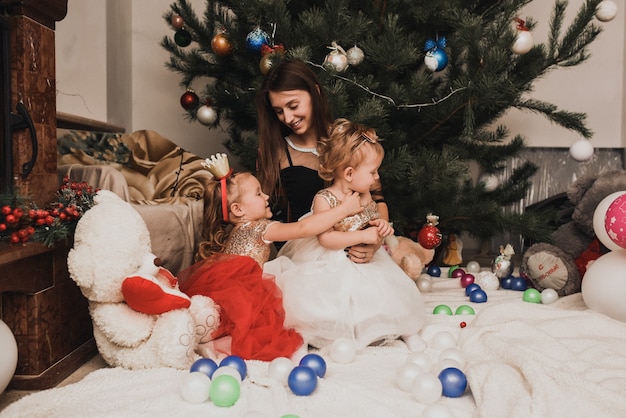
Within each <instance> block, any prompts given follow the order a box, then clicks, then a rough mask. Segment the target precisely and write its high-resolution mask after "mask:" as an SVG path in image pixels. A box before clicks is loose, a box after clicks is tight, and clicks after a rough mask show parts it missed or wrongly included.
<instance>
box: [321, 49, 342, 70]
mask: <svg viewBox="0 0 626 418" xmlns="http://www.w3.org/2000/svg"><path fill="white" fill-rule="evenodd" d="M324 66H325V67H328V68H330V69H332V70H334V71H336V72H338V73H342V72H344V71H345V70H346V68H348V57H346V55H345V54H342V53H340V52H337V51H333V52H331V53H330V54H328V55H326V59H325V60H324Z"/></svg>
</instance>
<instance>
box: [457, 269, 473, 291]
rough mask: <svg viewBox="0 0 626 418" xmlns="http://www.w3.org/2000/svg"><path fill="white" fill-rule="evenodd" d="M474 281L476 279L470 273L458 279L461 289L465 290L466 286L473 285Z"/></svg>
mask: <svg viewBox="0 0 626 418" xmlns="http://www.w3.org/2000/svg"><path fill="white" fill-rule="evenodd" d="M474 279H476V277H474V275H473V274H472V273H465V274H464V275H463V276H461V279H460V282H461V287H462V288H463V289H465V288H466V287H467V286H469V285H470V284H472V283H474Z"/></svg>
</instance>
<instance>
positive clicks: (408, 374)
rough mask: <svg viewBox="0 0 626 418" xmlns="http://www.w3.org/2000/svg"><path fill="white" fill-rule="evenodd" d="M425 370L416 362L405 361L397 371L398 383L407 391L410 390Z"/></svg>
mask: <svg viewBox="0 0 626 418" xmlns="http://www.w3.org/2000/svg"><path fill="white" fill-rule="evenodd" d="M423 372H424V370H422V368H421V367H420V366H418V365H417V364H415V363H409V362H407V363H404V364H403V365H402V366H400V367H398V370H397V371H396V383H397V384H398V386H399V387H400V389H402V390H403V391H405V392H410V391H411V387H412V386H413V382H414V381H415V378H417V376H419V375H420V374H422V373H423Z"/></svg>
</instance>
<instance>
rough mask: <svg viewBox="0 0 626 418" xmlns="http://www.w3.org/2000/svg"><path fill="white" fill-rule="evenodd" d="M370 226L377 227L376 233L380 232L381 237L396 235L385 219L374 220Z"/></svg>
mask: <svg viewBox="0 0 626 418" xmlns="http://www.w3.org/2000/svg"><path fill="white" fill-rule="evenodd" d="M370 225H373V226H375V227H376V231H378V235H379V236H381V237H387V236H389V235H393V233H394V230H393V227H392V226H391V225H390V224H389V222H387V221H386V220H384V219H372V220H371V221H370Z"/></svg>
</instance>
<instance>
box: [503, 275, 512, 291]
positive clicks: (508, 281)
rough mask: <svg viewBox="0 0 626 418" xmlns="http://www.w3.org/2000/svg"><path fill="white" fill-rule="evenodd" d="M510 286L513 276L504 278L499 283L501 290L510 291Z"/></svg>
mask: <svg viewBox="0 0 626 418" xmlns="http://www.w3.org/2000/svg"><path fill="white" fill-rule="evenodd" d="M512 285H513V276H509V277H505V278H504V279H502V280H501V281H500V286H502V288H503V289H511V286H512Z"/></svg>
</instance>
